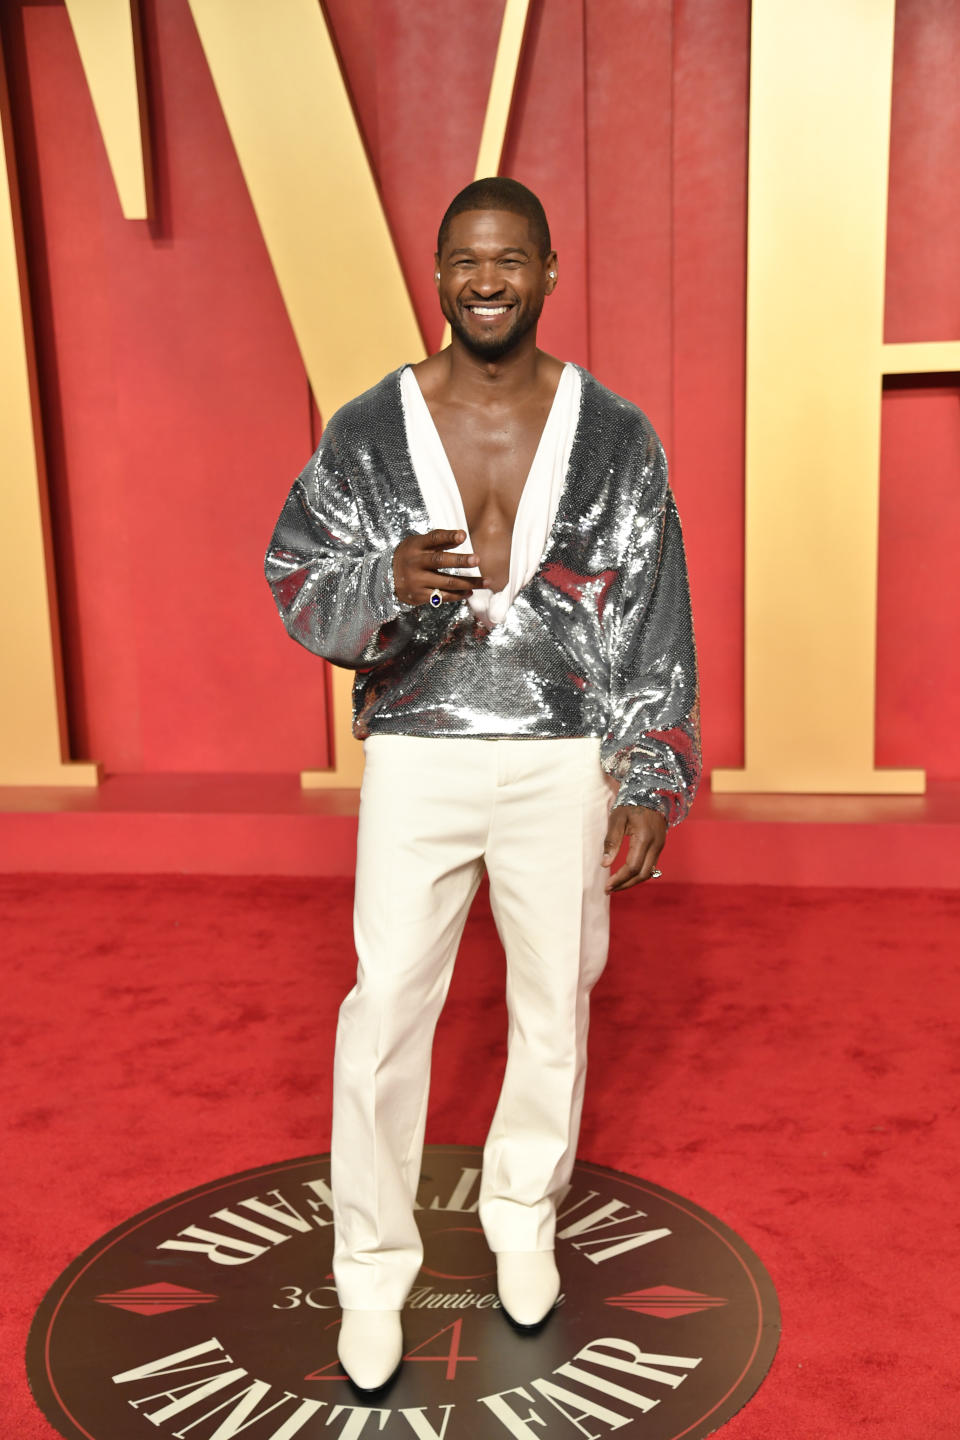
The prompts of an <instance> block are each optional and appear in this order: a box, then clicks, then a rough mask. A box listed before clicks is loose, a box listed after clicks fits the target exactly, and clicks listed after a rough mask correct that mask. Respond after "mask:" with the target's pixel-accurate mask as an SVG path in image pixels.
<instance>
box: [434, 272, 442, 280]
mask: <svg viewBox="0 0 960 1440" xmlns="http://www.w3.org/2000/svg"><path fill="white" fill-rule="evenodd" d="M433 278H434V280H439V279H440V271H439V270H438V271H437V273H436V275H434V277H433Z"/></svg>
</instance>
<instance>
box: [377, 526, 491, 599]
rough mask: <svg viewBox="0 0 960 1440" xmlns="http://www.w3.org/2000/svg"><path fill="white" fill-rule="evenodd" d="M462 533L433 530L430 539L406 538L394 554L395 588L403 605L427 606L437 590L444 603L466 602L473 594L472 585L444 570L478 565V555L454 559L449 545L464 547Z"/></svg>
mask: <svg viewBox="0 0 960 1440" xmlns="http://www.w3.org/2000/svg"><path fill="white" fill-rule="evenodd" d="M466 538H467V537H466V535H465V534H464V533H463V531H462V530H431V531H430V532H429V534H427V535H407V536H406V537H405V538H404V539H403V540H401V541H400V544H399V545H398V546H397V548H396V550H394V552H393V587H394V589H395V590H396V592H397V599H398V600H402V601H403V603H404V605H425V604H426V603H427V601H428V600H429V599H430V595H431V593H432V592H433V591H434V590H439V591H440V594H441V596H442V597H443V599H444V600H466V599H467V597H468V596H469V595H472V594H473V585H472V584H471V582H470V581H469V580H464V579H462V578H461V577H460V576H459V575H446V574H444V570H445V569H458V568H462V569H469V568H470V567H471V566H473V565H476V564H477V557H476V555H454V554H451V553H449V552H448V551H447V550H445V549H444V546H446V545H462V544H463V542H464V540H466Z"/></svg>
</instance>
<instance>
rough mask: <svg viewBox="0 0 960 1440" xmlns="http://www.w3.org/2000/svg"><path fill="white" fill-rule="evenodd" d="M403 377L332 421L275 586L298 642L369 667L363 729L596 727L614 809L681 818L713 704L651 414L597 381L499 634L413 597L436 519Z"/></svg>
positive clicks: (285, 525)
mask: <svg viewBox="0 0 960 1440" xmlns="http://www.w3.org/2000/svg"><path fill="white" fill-rule="evenodd" d="M401 373H402V371H401V370H397V371H394V372H393V373H391V374H390V375H387V376H386V377H385V378H384V379H383V380H381V381H380V383H379V384H378V385H375V386H373V388H372V389H370V390H368V391H366V393H365V394H363V395H360V396H359V397H358V398H357V399H356V400H352V401H350V402H349V403H348V404H347V405H344V406H343V407H342V409H340V410H338V411H337V413H336V414H335V415H334V416H333V417H332V418H331V419H330V421H329V423H328V424H327V426H326V428H325V430H324V432H323V438H322V440H321V442H320V445H319V447H318V449H317V451H316V453H315V454H314V455H313V456H312V458H311V459H310V461H309V462H308V464H307V466H306V468H305V469H304V470H303V472H302V474H301V475H300V476H299V477H298V479H297V480H296V481H295V482H294V484H293V488H292V489H291V491H290V494H289V495H288V497H287V501H286V504H285V505H284V507H283V510H282V512H281V514H280V519H279V521H278V522H277V526H276V529H275V531H274V533H273V536H272V538H271V541H270V546H269V549H268V551H267V558H266V575H267V580H268V582H269V584H270V588H271V590H272V591H273V595H274V599H275V600H276V603H277V608H278V609H279V612H280V616H281V618H282V620H283V623H284V625H285V626H286V629H287V631H288V633H289V634H290V635H291V636H292V637H293V639H294V640H297V641H298V642H299V643H300V644H301V645H304V646H306V648H307V649H308V650H311V651H313V653H314V654H316V655H322V656H324V657H325V658H326V659H327V660H330V661H332V662H333V663H334V664H335V665H344V666H347V667H349V668H350V669H352V670H354V671H356V676H355V679H354V686H353V713H354V724H353V728H354V734H355V735H356V736H357V737H358V738H359V739H364V738H366V736H368V735H429V736H449V737H450V738H451V740H453V739H455V738H456V737H457V736H487V737H491V738H492V737H510V738H514V739H516V738H522V737H529V738H531V739H536V738H542V737H559V736H586V735H590V736H597V737H599V738H600V740H601V763H602V765H603V768H604V769H605V770H606V771H607V772H608V773H609V774H610V775H612V776H613V777H614V778H615V779H616V780H617V781H618V782H619V784H618V790H617V797H616V804H618V805H643V806H647V807H649V808H651V809H655V810H659V811H660V812H661V813H662V814H663V815H664V816H665V817H666V819H667V821H668V823H669V824H671V825H674V824H676V823H677V822H678V821H680V820H682V819H683V817H684V816H685V815H686V813H687V811H688V809H689V807H690V804H691V802H692V800H693V797H694V794H695V792H696V788H697V784H698V781H699V777H700V735H699V693H698V684H697V660H696V650H695V646H694V636H693V622H692V618H691V612H690V592H689V585H688V582H687V568H686V561H685V557H684V548H683V537H682V534H681V529H680V519H679V516H678V514H677V507H676V504H675V502H674V498H673V494H672V492H671V490H670V486H669V483H668V480H667V462H666V457H665V455H664V452H663V447H662V445H661V444H660V442H659V440H658V439H657V436H656V434H655V432H654V430H653V427H652V426H651V424H650V422H649V420H648V419H647V418H646V416H645V415H644V414H643V412H642V411H640V410H638V409H637V407H636V406H635V405H633V404H631V402H630V401H628V400H624V399H622V398H621V397H620V396H618V395H615V394H614V393H613V392H612V391H610V390H608V389H606V387H605V386H603V385H601V384H600V382H599V381H598V380H596V379H594V377H593V376H592V375H590V374H589V373H588V372H587V371H585V370H580V378H581V397H580V415H579V420H578V422H577V429H576V434H575V438H574V443H573V450H572V453H571V456H570V464H569V467H568V470H567V474H566V478H565V481H564V486H563V491H562V494H561V496H560V503H559V506H558V509H557V514H556V517H555V519H554V523H553V527H552V529H551V531H550V534H549V536H548V539H547V545H546V549H545V551H544V554H543V557H542V559H541V561H540V564H539V566H538V568H537V571H536V573H535V574H534V576H533V578H532V579H531V580H530V581H528V583H527V584H526V585H525V586H524V587H523V588H522V589H521V590H520V591H519V593H518V594H517V596H516V598H515V599H514V602H513V604H512V606H511V607H510V609H509V610H508V612H507V615H506V618H505V619H504V620H503V622H502V623H501V624H500V625H497V626H494V627H492V628H491V627H490V626H488V625H484V624H482V623H479V622H478V621H477V620H475V618H474V616H473V615H472V613H471V611H470V608H469V606H468V605H467V604H466V603H465V602H461V603H459V604H454V603H448V604H444V605H442V606H441V607H440V608H439V609H437V610H433V609H431V608H430V606H429V605H423V606H417V607H414V608H410V607H407V606H402V605H400V604H399V603H398V601H397V597H396V593H395V591H394V585H393V551H394V549H395V547H396V546H397V545H398V544H399V542H400V541H401V540H402V539H403V538H404V536H405V535H408V534H410V533H411V532H412V531H417V532H420V533H424V532H426V531H427V530H429V529H430V528H431V526H430V521H429V517H428V515H427V513H426V509H425V506H424V502H423V498H422V496H421V494H420V490H419V488H418V485H417V480H416V476H415V474H414V471H413V466H412V463H411V460H410V453H409V450H408V447H407V438H406V430H405V426H404V417H403V408H402V402H401V397H400V375H401Z"/></svg>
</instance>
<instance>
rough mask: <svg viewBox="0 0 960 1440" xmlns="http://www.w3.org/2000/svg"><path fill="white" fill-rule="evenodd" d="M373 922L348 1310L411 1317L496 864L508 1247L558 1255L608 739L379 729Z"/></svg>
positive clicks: (484, 1195) (346, 1131) (500, 1144)
mask: <svg viewBox="0 0 960 1440" xmlns="http://www.w3.org/2000/svg"><path fill="white" fill-rule="evenodd" d="M365 753H366V769H365V772H364V778H363V789H362V792H361V804H360V829H359V836H358V844H357V878H356V899H355V909H354V927H355V936H356V946H357V960H358V967H357V983H356V985H355V986H354V988H353V990H351V992H350V994H349V995H348V996H347V998H346V1000H345V1001H344V1003H343V1005H342V1006H341V1009H340V1020H339V1024H338V1027H337V1044H336V1057H335V1062H334V1089H333V1139H332V1153H331V1179H332V1189H333V1197H334V1220H335V1225H336V1243H335V1248H334V1261H333V1269H334V1277H335V1279H336V1284H337V1290H338V1293H339V1296H340V1301H341V1304H342V1305H343V1306H344V1307H345V1308H349V1309H354V1310H364V1309H385V1310H398V1309H401V1308H402V1306H403V1303H404V1301H405V1299H406V1297H407V1294H408V1293H409V1290H410V1288H411V1287H412V1285H413V1283H414V1281H415V1279H416V1276H417V1272H418V1270H419V1268H420V1265H421V1262H422V1259H423V1249H422V1245H421V1241H420V1235H419V1232H418V1229H417V1224H416V1219H415V1217H414V1210H413V1206H414V1201H415V1198H416V1191H417V1186H418V1183H419V1178H420V1163H421V1157H422V1151H423V1142H424V1127H425V1123H426V1113H427V1097H428V1091H429V1083H430V1058H431V1050H432V1045H433V1035H434V1030H435V1028H436V1023H437V1019H438V1017H439V1015H440V1011H441V1009H442V1007H443V1002H444V1000H445V998H446V994H447V989H448V987H449V984H450V978H451V975H452V972H453V962H454V958H455V956H456V951H457V946H458V944H459V942H460V936H461V934H462V933H463V927H464V924H465V922H466V918H467V911H468V910H469V907H470V902H471V901H472V899H473V897H474V895H475V893H476V890H477V886H478V885H479V883H480V877H481V875H482V872H483V868H484V865H485V866H486V870H487V873H488V875H489V877H490V899H491V905H492V908H493V914H494V919H495V921H496V925H497V930H498V932H499V934H500V938H501V940H502V942H503V946H504V950H505V951H506V957H507V1013H508V1055H507V1066H506V1071H505V1074H504V1079H503V1086H502V1089H501V1092H500V1099H499V1102H498V1104H497V1108H496V1112H495V1114H494V1117H493V1122H492V1125H491V1128H490V1132H489V1134H488V1136H487V1141H486V1145H485V1148H484V1152H483V1176H482V1181H481V1189H480V1202H479V1216H480V1222H481V1224H482V1226H483V1230H484V1233H485V1235H486V1238H487V1242H488V1244H489V1245H490V1248H491V1250H493V1251H495V1252H497V1251H504V1250H548V1249H551V1248H552V1247H553V1237H554V1221H555V1215H556V1202H557V1200H558V1198H559V1197H560V1195H561V1194H562V1192H563V1190H564V1187H565V1186H566V1185H567V1184H568V1183H569V1180H570V1174H571V1172H572V1169H573V1163H574V1158H575V1152H576V1144H577V1136H578V1132H579V1128H580V1112H581V1109H582V1104H583V1090H584V1079H585V1073H586V1046H587V1025H588V1017H589V995H590V990H591V988H592V986H593V984H594V982H595V981H596V980H597V978H598V977H599V975H600V973H601V971H602V970H603V967H604V964H605V962H606V956H607V940H608V930H609V924H608V922H609V897H608V896H607V895H606V893H605V891H604V884H605V881H606V877H607V872H606V871H605V870H604V869H603V868H602V867H601V864H600V860H601V855H602V850H603V840H604V834H605V831H606V824H607V814H608V809H609V804H610V797H611V790H610V788H609V786H608V783H607V781H606V780H605V778H604V775H603V772H602V771H601V769H600V758H599V741H598V740H592V739H569V740H567V739H557V740H532V739H531V740H476V739H462V738H461V739H455V738H451V739H428V738H419V737H413V736H401V735H377V736H373V737H372V738H371V739H369V740H367V741H366V744H365Z"/></svg>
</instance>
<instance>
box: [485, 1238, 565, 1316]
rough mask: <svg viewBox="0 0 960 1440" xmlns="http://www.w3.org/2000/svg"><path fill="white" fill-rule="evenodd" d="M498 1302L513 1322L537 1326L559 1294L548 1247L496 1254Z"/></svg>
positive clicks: (552, 1259)
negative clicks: (546, 1248)
mask: <svg viewBox="0 0 960 1440" xmlns="http://www.w3.org/2000/svg"><path fill="white" fill-rule="evenodd" d="M497 1292H498V1294H499V1296H500V1304H501V1305H502V1306H503V1308H504V1310H506V1312H507V1314H508V1315H509V1316H510V1319H511V1320H513V1321H514V1322H515V1324H517V1325H539V1324H540V1321H541V1320H543V1319H544V1318H545V1316H547V1315H549V1313H550V1311H551V1310H552V1309H553V1307H554V1305H555V1304H556V1300H557V1296H558V1295H559V1294H560V1275H559V1272H558V1271H557V1263H556V1261H555V1260H554V1258H553V1251H552V1250H508V1251H502V1252H501V1253H500V1254H499V1255H498V1256H497Z"/></svg>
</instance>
